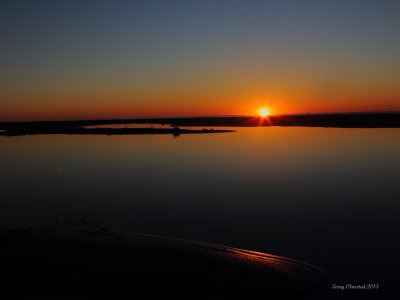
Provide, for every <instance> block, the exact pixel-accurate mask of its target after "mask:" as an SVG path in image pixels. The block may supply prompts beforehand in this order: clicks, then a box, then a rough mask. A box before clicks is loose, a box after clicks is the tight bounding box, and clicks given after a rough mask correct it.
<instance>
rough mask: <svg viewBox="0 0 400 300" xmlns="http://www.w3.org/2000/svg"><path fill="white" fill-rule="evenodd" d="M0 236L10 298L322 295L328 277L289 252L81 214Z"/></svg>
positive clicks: (5, 287) (4, 278)
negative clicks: (139, 229) (107, 223)
mask: <svg viewBox="0 0 400 300" xmlns="http://www.w3.org/2000/svg"><path fill="white" fill-rule="evenodd" d="M0 242H1V248H0V255H1V257H2V267H1V272H2V275H3V276H2V295H7V294H11V295H12V296H13V297H11V298H10V297H6V298H7V299H41V300H43V299H137V298H138V299H308V298H307V297H308V296H312V297H313V298H312V299H325V297H326V295H325V294H326V293H328V292H329V286H330V280H331V278H330V276H329V275H327V273H325V272H324V271H323V270H321V269H319V268H318V267H315V266H313V265H310V264H308V263H304V262H301V261H298V260H293V259H289V258H286V257H281V256H275V255H269V254H266V253H259V252H253V251H249V250H244V249H238V248H233V247H228V246H222V245H215V244H208V243H202V242H194V241H188V240H179V239H172V238H165V237H157V236H148V235H140V234H132V233H126V232H119V231H113V230H110V229H108V228H101V227H98V226H95V225H92V224H88V223H86V222H85V221H84V220H80V221H79V222H73V223H68V224H64V225H55V226H44V227H40V228H14V229H3V230H2V231H0ZM316 296H321V298H315V297H316Z"/></svg>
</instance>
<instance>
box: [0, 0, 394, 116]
mask: <svg viewBox="0 0 400 300" xmlns="http://www.w3.org/2000/svg"><path fill="white" fill-rule="evenodd" d="M399 28H400V1H398V0H379V1H378V0H374V1H372V0H331V1H327V0H291V1H290V0H276V1H273V0H271V1H268V0H263V1H260V0H230V1H228V0H213V1H209V0H201V1H200V0H198V1H190V0H186V1H185V0H182V1H175V0H169V1H165V0H144V1H133V0H132V1H129V0H110V1H105V0H79V1H78V0H68V1H62V0H60V1H54V0H30V1H29V0H25V1H24V0H3V1H1V3H0V121H9V120H42V119H77V118H79V119H84V118H125V117H147V116H209V115H249V114H253V113H255V112H256V111H257V110H258V109H259V108H260V107H262V106H265V107H267V108H268V109H269V110H270V112H271V113H272V114H274V113H275V114H280V113H316V112H342V111H343V112H351V111H394V110H397V111H399V110H400V34H399Z"/></svg>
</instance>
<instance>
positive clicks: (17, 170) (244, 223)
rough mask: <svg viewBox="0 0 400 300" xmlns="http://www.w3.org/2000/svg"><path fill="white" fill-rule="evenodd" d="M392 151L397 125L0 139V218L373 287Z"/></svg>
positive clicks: (380, 260)
mask: <svg viewBox="0 0 400 300" xmlns="http://www.w3.org/2000/svg"><path fill="white" fill-rule="evenodd" d="M399 154H400V129H331V128H329V129H324V128H295V127H292V128H279V127H272V128H239V129H238V132H236V133H227V134H210V135H192V136H191V135H184V136H180V137H178V138H173V137H172V136H164V135H153V136H72V135H71V136H63V135H53V136H26V137H13V138H5V137H2V138H0V166H1V167H0V170H1V175H0V179H1V181H0V187H1V202H0V220H1V221H0V222H1V223H2V224H6V225H39V224H49V223H54V222H55V220H56V218H58V220H59V222H60V221H70V220H75V219H78V218H83V219H86V220H88V221H91V222H94V223H97V224H102V225H110V226H112V227H114V228H120V229H125V230H129V231H134V232H141V233H149V234H157V235H166V236H174V237H180V238H187V239H193V240H201V241H207V242H216V243H222V244H227V245H231V246H237V247H242V248H248V249H254V250H261V251H265V252H269V253H274V254H280V255H286V256H290V257H293V258H299V259H303V260H306V261H309V262H312V263H315V264H317V265H320V266H322V267H324V268H325V269H327V270H328V271H330V272H331V273H333V274H339V275H340V276H342V278H345V277H346V276H347V277H346V278H349V279H352V278H353V279H354V278H357V280H358V281H362V279H364V278H365V279H366V280H371V281H379V280H382V278H383V277H382V276H384V275H383V274H384V273H385V274H386V275H385V276H386V277H387V276H388V275H387V274H390V272H391V270H393V271H394V270H395V269H396V268H398V267H399V256H398V255H399V253H400V241H399V236H400V219H399V218H398V214H399V212H400V202H399V200H400V155H399ZM366 264H368V267H366V266H365V265H366ZM388 272H389V273H388ZM356 275H357V276H356ZM352 276H353V277H352ZM360 276H361V277H360ZM361 278H362V279H361ZM343 280H345V279H343ZM357 280H356V281H357Z"/></svg>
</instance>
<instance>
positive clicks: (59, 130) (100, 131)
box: [0, 125, 234, 137]
mask: <svg viewBox="0 0 400 300" xmlns="http://www.w3.org/2000/svg"><path fill="white" fill-rule="evenodd" d="M226 132H234V131H233V130H214V129H197V130H193V129H181V128H178V127H174V128H84V127H59V126H57V125H55V126H53V125H48V126H41V127H39V126H30V127H28V126H27V127H16V128H13V129H7V130H5V131H3V132H0V136H7V137H12V136H24V135H38V134H79V135H152V134H172V135H173V136H175V137H177V136H180V135H181V134H207V133H226Z"/></svg>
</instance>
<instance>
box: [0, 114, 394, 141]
mask: <svg viewBox="0 0 400 300" xmlns="http://www.w3.org/2000/svg"><path fill="white" fill-rule="evenodd" d="M121 124H158V125H170V126H171V128H152V127H150V128H87V126H104V125H121ZM179 126H186V127H191V126H205V127H210V126H214V127H258V126H305V127H339V128H399V127H400V112H374V113H335V114H297V115H274V116H267V117H259V116H215V117H174V118H168V117H165V118H132V119H103V120H101V119H99V120H73V121H31V122H0V130H1V132H0V135H2V136H19V135H33V134H103V135H130V134H131V135H134V134H172V135H174V136H179V135H181V134H204V133H225V132H233V130H214V129H205V128H204V129H181V128H180V127H179Z"/></svg>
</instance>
